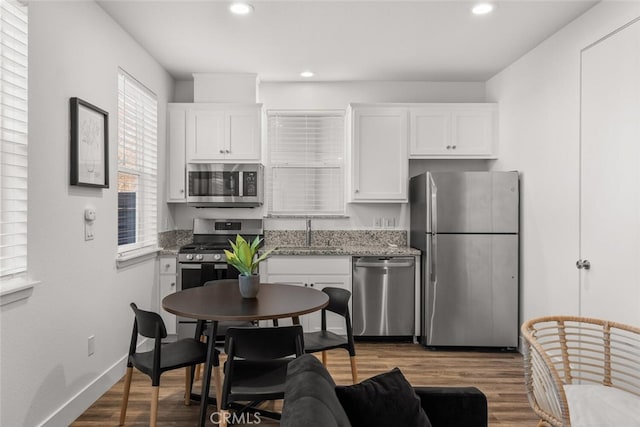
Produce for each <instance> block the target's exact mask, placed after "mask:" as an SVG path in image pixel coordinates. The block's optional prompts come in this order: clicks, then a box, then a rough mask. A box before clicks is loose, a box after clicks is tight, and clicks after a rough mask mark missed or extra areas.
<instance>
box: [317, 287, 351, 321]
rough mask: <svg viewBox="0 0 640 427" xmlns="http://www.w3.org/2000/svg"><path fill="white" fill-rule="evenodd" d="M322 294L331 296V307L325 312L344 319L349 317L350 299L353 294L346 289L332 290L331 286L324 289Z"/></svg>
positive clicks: (327, 307) (326, 308) (328, 306)
mask: <svg viewBox="0 0 640 427" xmlns="http://www.w3.org/2000/svg"><path fill="white" fill-rule="evenodd" d="M322 292H324V293H325V294H327V295H329V305H327V306H326V307H325V308H324V310H328V311H331V312H332V313H336V314H339V315H340V316H342V317H346V316H348V315H349V298H351V292H349V291H348V290H346V289H342V288H332V287H329V286H328V287H326V288H323V289H322Z"/></svg>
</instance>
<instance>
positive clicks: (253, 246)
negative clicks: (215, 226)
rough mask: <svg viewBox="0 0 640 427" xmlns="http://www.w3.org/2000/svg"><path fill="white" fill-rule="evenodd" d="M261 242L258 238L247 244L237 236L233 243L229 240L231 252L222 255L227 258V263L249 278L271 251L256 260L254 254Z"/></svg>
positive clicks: (242, 238)
mask: <svg viewBox="0 0 640 427" xmlns="http://www.w3.org/2000/svg"><path fill="white" fill-rule="evenodd" d="M261 242H262V239H261V238H259V237H258V236H256V238H255V239H253V241H252V242H251V243H249V242H247V241H246V240H245V239H244V237H242V236H241V235H239V234H237V235H236V241H235V242H232V241H231V240H229V243H230V244H231V249H233V251H228V250H226V249H225V251H224V254H225V255H226V256H227V263H228V264H229V265H232V266H233V267H235V268H236V269H237V270H238V271H239V272H240V273H241V274H243V275H246V276H249V275H251V274H253V273H255V272H256V271H257V269H258V264H259V263H260V262H261V261H264V260H265V259H267V258H268V257H269V255H270V254H271V252H272V250H270V251H267V252H265V253H263V254H262V255H260V256H259V257H258V258H256V253H257V252H258V248H259V247H260V243H261Z"/></svg>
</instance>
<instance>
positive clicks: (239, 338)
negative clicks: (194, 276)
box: [220, 325, 304, 419]
mask: <svg viewBox="0 0 640 427" xmlns="http://www.w3.org/2000/svg"><path fill="white" fill-rule="evenodd" d="M302 335H303V333H302V326H300V325H294V326H282V327H269V328H229V329H228V330H227V337H226V340H225V345H224V347H225V352H226V353H227V361H226V362H225V366H224V383H223V385H222V402H221V405H220V408H221V411H222V412H223V414H221V415H220V416H221V418H224V416H225V413H226V412H228V411H229V409H230V407H231V404H232V403H236V402H255V401H264V400H277V399H283V398H284V385H285V380H286V377H287V365H288V364H289V362H290V361H291V360H293V359H294V358H296V357H298V356H301V355H302V354H303V352H304V343H303V340H302ZM251 406H252V404H249V405H246V406H244V407H243V408H242V409H241V412H242V411H244V410H250V409H249V408H250V407H251ZM260 414H261V415H263V416H266V417H269V418H273V419H280V414H277V413H275V412H271V411H266V410H263V409H260Z"/></svg>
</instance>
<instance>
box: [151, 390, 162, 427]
mask: <svg viewBox="0 0 640 427" xmlns="http://www.w3.org/2000/svg"><path fill="white" fill-rule="evenodd" d="M159 394H160V386H157V385H155V386H152V387H151V413H150V414H149V427H156V424H157V423H158V395H159Z"/></svg>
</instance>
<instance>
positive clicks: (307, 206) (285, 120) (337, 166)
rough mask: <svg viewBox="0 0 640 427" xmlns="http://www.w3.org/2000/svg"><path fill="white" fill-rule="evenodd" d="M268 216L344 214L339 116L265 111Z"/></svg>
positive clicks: (336, 113) (341, 116)
mask: <svg viewBox="0 0 640 427" xmlns="http://www.w3.org/2000/svg"><path fill="white" fill-rule="evenodd" d="M267 119H268V120H267V121H268V134H267V137H268V142H269V145H268V147H269V148H268V151H269V165H268V171H269V173H268V174H267V175H268V176H267V199H268V200H269V213H270V214H272V215H344V152H345V143H344V140H345V138H344V136H345V135H344V112H342V111H318V112H298V111H286V112H281V111H280V112H279V111H270V112H268V113H267Z"/></svg>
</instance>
